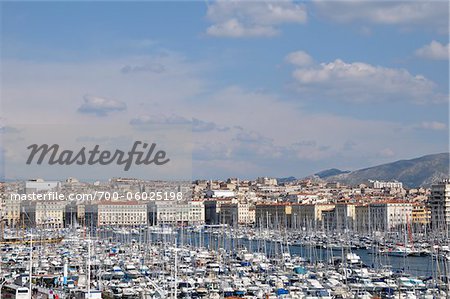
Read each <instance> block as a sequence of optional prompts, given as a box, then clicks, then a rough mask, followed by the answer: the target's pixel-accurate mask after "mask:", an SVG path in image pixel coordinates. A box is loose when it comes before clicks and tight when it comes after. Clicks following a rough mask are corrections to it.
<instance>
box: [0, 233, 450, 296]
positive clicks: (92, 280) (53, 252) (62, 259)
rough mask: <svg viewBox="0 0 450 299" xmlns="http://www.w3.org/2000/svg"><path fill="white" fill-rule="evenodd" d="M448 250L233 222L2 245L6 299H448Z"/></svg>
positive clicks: (27, 237)
mask: <svg viewBox="0 0 450 299" xmlns="http://www.w3.org/2000/svg"><path fill="white" fill-rule="evenodd" d="M14 233H15V234H16V235H17V232H13V231H7V232H6V236H8V235H9V236H10V238H9V239H13V238H12V236H13V235H14ZM431 244H433V245H431ZM402 246H403V247H402ZM401 248H405V249H401ZM415 248H420V250H419V249H415ZM406 249H408V250H406ZM449 253H450V251H449V248H448V246H446V245H445V243H444V242H439V243H434V242H431V240H429V242H428V243H427V242H420V243H417V244H415V246H414V247H412V246H408V245H405V244H403V245H399V244H396V243H393V238H392V236H390V237H381V236H379V237H378V238H375V237H369V236H364V237H362V236H361V237H360V236H357V235H354V234H350V233H346V234H338V233H335V234H329V235H327V234H326V233H324V232H316V233H315V234H312V233H311V232H298V231H274V230H267V229H265V230H261V229H254V228H233V227H229V226H226V225H217V226H195V227H168V226H164V227H163V226H159V227H156V226H155V227H136V228H127V229H125V228H99V229H97V230H89V229H86V228H76V229H75V228H71V229H63V230H59V231H56V230H51V229H42V230H39V231H38V230H33V231H32V230H28V231H26V233H25V234H23V237H22V239H21V240H19V239H18V238H16V242H5V243H3V244H2V246H1V257H2V258H1V270H0V273H1V277H2V281H3V285H4V286H5V287H4V288H3V290H9V291H11V290H12V289H14V288H15V289H16V290H17V292H16V293H17V294H16V295H15V296H12V297H5V296H6V295H2V298H25V297H21V296H23V294H19V293H18V290H19V288H20V290H22V292H25V290H27V291H28V292H29V290H31V298H136V299H137V298H292V299H294V298H309V299H312V298H411V299H412V298H447V294H448V278H447V269H448V260H449V259H448V256H449ZM30 261H31V263H30ZM30 264H31V265H32V267H31V272H30ZM30 277H31V282H32V283H31V288H30ZM5 294H6V293H5ZM29 295H30V294H28V295H27V296H29ZM27 298H29V297H27Z"/></svg>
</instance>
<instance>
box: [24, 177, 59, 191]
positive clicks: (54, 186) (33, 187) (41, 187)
mask: <svg viewBox="0 0 450 299" xmlns="http://www.w3.org/2000/svg"><path fill="white" fill-rule="evenodd" d="M60 188H61V184H60V182H56V181H44V180H42V179H36V180H30V181H26V182H25V193H27V194H30V193H41V192H48V191H56V190H59V189H60Z"/></svg>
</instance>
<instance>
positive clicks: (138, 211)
mask: <svg viewBox="0 0 450 299" xmlns="http://www.w3.org/2000/svg"><path fill="white" fill-rule="evenodd" d="M146 224H147V205H146V203H143V202H137V201H123V202H120V201H117V202H114V201H108V202H101V203H99V204H98V225H99V226H103V225H117V226H139V225H146Z"/></svg>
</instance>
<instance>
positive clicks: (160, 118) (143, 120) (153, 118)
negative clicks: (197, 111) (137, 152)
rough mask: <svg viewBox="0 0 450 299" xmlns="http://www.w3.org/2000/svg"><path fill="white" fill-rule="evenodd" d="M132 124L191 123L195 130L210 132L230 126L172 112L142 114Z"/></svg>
mask: <svg viewBox="0 0 450 299" xmlns="http://www.w3.org/2000/svg"><path fill="white" fill-rule="evenodd" d="M130 124H131V125H133V126H136V127H139V126H144V127H145V126H146V125H190V126H192V131H193V132H209V131H219V132H224V131H228V130H229V129H230V128H229V127H226V126H220V125H218V124H216V123H214V122H210V121H204V120H200V119H198V118H195V117H194V118H186V117H184V116H180V115H176V114H171V115H169V116H167V115H164V114H154V115H142V116H139V117H137V118H133V119H132V120H131V121H130Z"/></svg>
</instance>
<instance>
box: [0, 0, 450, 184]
mask: <svg viewBox="0 0 450 299" xmlns="http://www.w3.org/2000/svg"><path fill="white" fill-rule="evenodd" d="M448 19H449V3H448V2H446V1H409V2H396V1H345V2H339V1H322V0H315V1H307V2H302V1H276V2H264V1H222V0H220V1H201V2H200V1H198V2H193V1H183V2H162V1H161V2H156V1H148V2H147V1H140V2H130V1H126V2H125V1H124V2H106V1H105V2H103V1H99V2H51V1H50V2H38V1H36V2H33V1H32V2H1V73H2V78H1V79H2V80H1V84H2V91H1V96H2V101H1V111H2V112H1V114H0V117H1V126H2V128H3V131H5V128H14V126H17V125H23V124H46V125H54V126H55V127H56V128H58V126H62V125H77V124H83V125H86V124H89V125H91V126H92V128H94V129H95V127H96V126H108V125H114V126H121V125H123V126H130V127H132V128H134V127H138V126H140V125H149V124H155V125H179V124H182V125H190V126H192V137H191V138H192V144H193V145H192V178H227V177H241V178H254V177H258V176H273V177H285V176H296V177H302V176H307V175H310V174H313V173H315V172H318V171H321V170H324V169H328V168H340V169H344V170H354V169H358V168H363V167H368V166H372V165H378V164H381V163H387V162H391V161H396V160H400V159H409V158H415V157H419V156H423V155H427V154H433V153H440V152H447V151H448V146H449V124H448V114H449V98H448V95H449V90H448V86H449V38H448V34H449V20H448ZM3 153H4V155H3V159H4V160H8V159H9V157H10V155H11V152H8V150H5V149H3ZM74 176H76V174H74Z"/></svg>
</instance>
